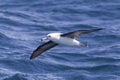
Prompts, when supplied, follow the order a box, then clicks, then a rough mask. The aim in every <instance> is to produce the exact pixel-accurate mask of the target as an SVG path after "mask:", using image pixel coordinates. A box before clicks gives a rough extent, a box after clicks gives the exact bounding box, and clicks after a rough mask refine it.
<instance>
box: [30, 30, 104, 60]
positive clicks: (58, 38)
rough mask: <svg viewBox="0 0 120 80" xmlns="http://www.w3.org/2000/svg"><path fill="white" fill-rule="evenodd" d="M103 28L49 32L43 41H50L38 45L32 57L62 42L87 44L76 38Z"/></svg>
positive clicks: (65, 43) (76, 44)
mask: <svg viewBox="0 0 120 80" xmlns="http://www.w3.org/2000/svg"><path fill="white" fill-rule="evenodd" d="M99 30H102V28H97V29H92V30H76V31H72V32H68V33H64V34H63V33H49V34H48V35H47V36H45V37H44V38H42V39H41V41H45V40H49V41H48V42H46V43H44V44H42V45H40V46H38V48H37V49H35V50H34V51H33V53H32V55H31V56H30V59H34V58H36V57H37V56H39V55H40V54H42V53H43V52H45V51H47V50H49V49H51V48H53V47H55V46H57V45H59V44H61V45H67V46H86V47H87V44H86V43H82V42H80V41H78V40H77V39H76V38H77V37H78V36H80V35H82V34H87V33H91V32H96V31H99Z"/></svg>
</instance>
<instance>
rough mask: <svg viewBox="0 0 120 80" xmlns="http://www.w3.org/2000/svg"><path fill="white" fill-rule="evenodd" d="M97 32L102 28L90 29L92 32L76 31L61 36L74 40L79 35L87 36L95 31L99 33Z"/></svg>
mask: <svg viewBox="0 0 120 80" xmlns="http://www.w3.org/2000/svg"><path fill="white" fill-rule="evenodd" d="M99 30H102V28H99V29H92V30H77V31H73V32H69V33H65V34H62V35H61V36H64V37H69V38H76V37H77V36H79V35H81V34H87V33H91V32H95V31H99Z"/></svg>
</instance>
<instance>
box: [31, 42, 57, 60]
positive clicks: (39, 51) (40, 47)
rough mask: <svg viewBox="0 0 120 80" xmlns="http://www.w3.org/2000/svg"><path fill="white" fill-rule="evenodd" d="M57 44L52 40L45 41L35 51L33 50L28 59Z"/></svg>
mask: <svg viewBox="0 0 120 80" xmlns="http://www.w3.org/2000/svg"><path fill="white" fill-rule="evenodd" d="M56 45H57V44H56V43H54V42H52V41H48V42H47V43H45V44H43V45H40V46H39V47H38V48H37V49H36V50H35V51H33V53H32V55H31V57H30V59H33V58H35V57H37V56H39V55H40V54H42V53H43V52H45V51H47V50H48V49H50V48H52V47H54V46H56Z"/></svg>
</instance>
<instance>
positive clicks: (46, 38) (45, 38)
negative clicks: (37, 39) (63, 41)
mask: <svg viewBox="0 0 120 80" xmlns="http://www.w3.org/2000/svg"><path fill="white" fill-rule="evenodd" d="M61 34H62V33H49V34H48V35H47V36H45V37H43V38H42V39H41V41H45V40H52V39H55V38H58V37H60V35H61Z"/></svg>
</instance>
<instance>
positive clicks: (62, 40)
mask: <svg viewBox="0 0 120 80" xmlns="http://www.w3.org/2000/svg"><path fill="white" fill-rule="evenodd" d="M61 34H62V33H50V34H48V36H50V37H49V40H51V41H53V42H55V43H58V44H62V45H67V46H79V45H80V42H79V41H77V40H76V39H72V38H68V37H62V36H60V35H61Z"/></svg>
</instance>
